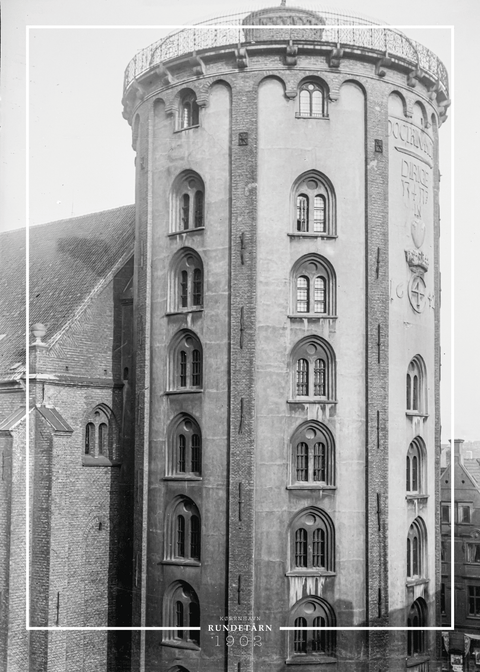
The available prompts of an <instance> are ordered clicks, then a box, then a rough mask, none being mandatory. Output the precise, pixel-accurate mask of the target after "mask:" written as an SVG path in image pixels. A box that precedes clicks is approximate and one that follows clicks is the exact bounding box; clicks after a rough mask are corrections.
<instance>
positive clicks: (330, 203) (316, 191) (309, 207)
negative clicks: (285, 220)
mask: <svg viewBox="0 0 480 672" xmlns="http://www.w3.org/2000/svg"><path fill="white" fill-rule="evenodd" d="M318 197H321V198H322V199H323V208H322V210H323V220H322V221H323V227H321V229H323V230H321V229H320V230H318V229H319V227H317V226H316V222H317V221H318V219H317V217H316V212H317V210H318V208H316V206H315V199H316V198H318ZM300 198H304V199H306V200H305V201H304V202H305V208H304V209H303V217H302V218H299V212H300V211H299V199H300ZM291 201H292V206H291V213H292V214H291V217H292V220H291V221H292V229H291V232H290V233H289V234H288V235H289V236H293V237H303V238H305V237H306V238H312V237H313V238H336V237H337V223H336V219H337V214H336V212H337V208H336V197H335V190H334V188H333V185H332V183H331V182H330V180H329V179H328V178H327V177H326V175H324V174H323V173H320V172H319V171H317V170H309V171H307V172H306V173H303V174H302V175H300V176H299V177H298V178H297V180H296V181H295V182H294V184H293V186H292V193H291ZM300 221H302V222H303V223H302V224H301V223H299V222H300ZM316 228H317V230H315V229H316Z"/></svg>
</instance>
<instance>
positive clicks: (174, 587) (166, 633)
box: [161, 581, 201, 651]
mask: <svg viewBox="0 0 480 672" xmlns="http://www.w3.org/2000/svg"><path fill="white" fill-rule="evenodd" d="M178 604H181V605H182V609H181V612H182V616H181V620H182V623H181V624H180V623H178V611H177V606H178ZM192 605H194V610H195V612H196V613H194V614H192V612H193V611H194V610H193V609H192ZM200 613H201V610H200V603H199V600H198V596H197V593H196V592H195V590H194V588H193V587H192V586H191V585H190V584H189V583H187V582H186V581H174V582H173V583H172V584H171V585H170V586H169V587H168V588H167V590H166V591H165V594H164V598H163V623H164V625H165V626H167V627H168V626H170V627H175V626H176V629H175V630H163V631H162V642H161V644H162V646H171V647H175V648H178V649H193V650H195V651H198V650H199V649H200V643H201V640H200V630H185V628H188V627H197V626H200Z"/></svg>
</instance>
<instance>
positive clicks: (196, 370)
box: [192, 350, 201, 387]
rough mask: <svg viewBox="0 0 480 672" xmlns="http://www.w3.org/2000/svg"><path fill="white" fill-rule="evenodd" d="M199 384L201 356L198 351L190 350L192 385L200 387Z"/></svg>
mask: <svg viewBox="0 0 480 672" xmlns="http://www.w3.org/2000/svg"><path fill="white" fill-rule="evenodd" d="M200 384H201V357H200V351H199V350H194V351H193V352H192V387H200Z"/></svg>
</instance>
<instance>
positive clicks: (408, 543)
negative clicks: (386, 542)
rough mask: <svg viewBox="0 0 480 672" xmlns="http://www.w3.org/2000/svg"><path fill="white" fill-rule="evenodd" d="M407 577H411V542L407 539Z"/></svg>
mask: <svg viewBox="0 0 480 672" xmlns="http://www.w3.org/2000/svg"><path fill="white" fill-rule="evenodd" d="M407 576H412V542H411V541H410V538H408V539H407Z"/></svg>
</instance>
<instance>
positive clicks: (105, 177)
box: [0, 0, 480, 441]
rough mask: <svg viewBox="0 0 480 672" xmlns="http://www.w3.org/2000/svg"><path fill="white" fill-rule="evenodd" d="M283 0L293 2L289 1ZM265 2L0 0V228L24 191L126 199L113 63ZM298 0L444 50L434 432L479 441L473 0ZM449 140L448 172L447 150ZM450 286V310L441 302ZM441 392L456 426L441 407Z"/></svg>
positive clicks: (32, 204) (43, 208) (479, 150)
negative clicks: (438, 424)
mask: <svg viewBox="0 0 480 672" xmlns="http://www.w3.org/2000/svg"><path fill="white" fill-rule="evenodd" d="M291 3H292V4H296V5H300V4H301V3H300V1H299V0H296V1H295V3H293V0H291ZM273 4H279V2H277V1H276V0H273V1H272V2H269V1H268V0H257V1H256V2H255V1H254V2H250V0H238V2H235V3H232V2H229V3H228V4H226V3H225V2H220V1H218V0H215V1H212V0H204V2H202V3H198V2H192V1H191V0H177V1H176V2H175V3H173V2H168V3H167V2H165V1H164V0H100V1H99V0H83V1H82V2H78V1H77V0H3V2H2V83H1V90H2V103H1V105H2V126H3V132H2V136H1V139H0V142H1V144H0V162H1V175H0V230H4V229H11V228H16V227H19V226H24V225H25V221H26V203H27V188H28V209H29V221H30V223H31V224H38V223H43V222H48V221H53V220H56V219H63V218H67V217H71V216H76V215H81V214H84V213H88V212H95V211H98V210H105V209H108V208H113V207H117V206H120V205H124V204H127V203H133V201H134V164H133V161H134V152H133V150H132V148H131V129H130V127H129V126H128V123H127V122H126V121H125V120H124V119H123V118H122V114H121V112H122V106H121V98H122V83H123V72H124V69H125V67H126V65H127V63H128V61H129V60H130V59H131V58H132V57H133V56H134V55H135V53H136V52H137V51H139V50H140V49H142V48H144V47H146V46H147V45H149V44H150V43H152V42H154V41H156V40H158V39H159V38H161V37H162V36H164V35H166V34H167V33H168V32H170V31H171V30H173V29H174V27H178V28H180V27H181V26H182V25H184V24H186V23H188V24H192V23H195V22H198V21H202V20H205V19H208V18H212V17H215V16H225V15H226V14H231V13H236V12H241V11H248V10H251V9H258V8H260V7H265V6H271V5H273ZM288 4H289V0H287V6H288ZM304 6H305V7H307V8H309V9H314V8H319V9H322V8H323V9H332V10H333V11H343V12H345V13H353V14H358V13H361V15H362V16H366V17H370V18H373V19H374V20H376V21H381V22H384V23H388V24H390V25H396V26H402V29H403V30H404V32H406V33H407V34H408V35H409V36H410V37H412V38H413V39H416V40H417V41H419V42H421V43H423V44H425V45H426V46H427V47H429V48H430V49H431V50H432V51H434V52H435V53H436V54H437V55H438V56H439V57H440V58H441V59H442V60H443V62H444V63H445V65H446V66H447V68H448V70H449V72H450V78H451V82H452V79H453V83H454V91H452V87H451V97H452V99H453V105H452V108H451V109H450V111H449V119H448V121H447V122H446V123H445V124H444V125H443V126H442V128H441V129H440V162H441V163H440V170H441V173H442V182H441V192H442V196H441V210H442V212H441V218H442V237H441V248H442V249H441V256H442V258H441V265H442V287H443V289H442V311H441V320H442V354H443V366H442V426H443V431H442V437H443V440H445V441H446V440H448V438H450V437H451V436H452V432H453V433H454V434H455V435H456V436H457V437H459V438H464V439H466V440H475V439H480V413H479V412H478V410H479V399H478V395H477V394H476V385H475V382H476V380H477V379H480V348H478V347H477V340H478V339H477V326H478V321H479V318H478V315H477V313H476V310H475V306H476V305H477V304H478V301H477V291H476V290H477V287H478V261H477V260H478V259H479V253H480V239H479V235H480V234H479V232H478V227H477V226H475V224H476V221H475V220H476V219H477V217H476V215H474V214H473V213H472V212H471V207H470V206H471V203H472V201H473V199H472V195H473V194H475V193H476V189H477V183H478V177H477V176H478V169H477V168H476V165H475V161H474V158H475V157H478V156H479V155H480V142H479V135H478V130H477V127H476V125H475V124H472V123H471V121H470V119H471V116H472V112H476V111H477V110H478V109H479V102H480V100H479V98H480V94H479V93H478V91H477V88H478V87H476V86H475V85H474V84H473V83H472V82H475V80H476V77H475V74H476V73H474V72H473V68H474V67H475V66H476V59H475V58H474V54H473V45H475V44H476V40H477V39H478V38H477V29H478V26H479V25H480V2H478V0H456V1H455V2H452V0H422V2H418V0H402V2H401V3H400V2H385V1H384V0H383V1H380V0H363V1H362V3H361V4H360V3H358V2H357V0H342V1H341V3H340V4H338V5H335V6H330V7H329V6H328V5H325V4H324V3H321V2H318V1H317V0H309V1H307V2H305V3H304ZM26 25H30V26H51V27H50V28H45V27H44V28H30V30H29V40H28V87H27V85H26V84H27V81H26V80H27V78H26V72H27V68H26V61H27V49H26V29H25V26H26ZM65 26H70V28H66V27H65ZM79 26H80V27H79ZM93 26H95V28H93ZM120 26H123V27H120ZM125 26H127V27H125ZM139 26H141V28H140V27H139ZM152 26H154V27H152ZM159 26H165V28H160V27H159ZM409 26H416V27H417V28H411V27H410V28H409ZM426 26H431V27H434V26H436V28H428V29H427V28H425V27H426ZM438 26H453V27H454V31H453V34H454V40H455V48H454V50H453V53H454V60H455V68H453V65H452V52H451V41H450V36H451V34H452V31H450V29H446V28H439V27H438ZM418 27H420V28H418ZM453 75H454V78H453ZM27 109H28V112H29V128H28V131H29V134H28V135H29V151H28V162H29V171H28V177H29V183H28V184H27V179H26V178H27V171H26V165H27V161H26V159H27V156H26V110H27ZM453 139H454V143H455V144H454V147H455V152H454V159H455V172H453V170H452V153H451V151H450V149H451V143H452V140H453ZM452 193H453V195H454V199H452V198H451V194H452ZM452 224H453V229H452V228H451V227H452ZM452 230H453V236H452V235H451V231H452ZM452 244H453V245H454V254H453V255H452V253H451V252H452V250H451V247H452ZM451 260H452V261H453V264H451V263H450V261H451ZM452 270H453V278H454V286H453V291H452V287H451V271H452ZM452 297H453V299H454V308H455V313H454V315H453V314H452V311H451V310H450V302H451V298H452ZM452 325H453V327H454V329H453V330H452ZM452 332H453V333H452ZM452 344H453V350H454V352H455V357H454V358H453V357H452ZM452 360H453V362H454V367H455V373H454V377H453V378H452V374H451V368H452V366H451V365H452ZM452 380H453V382H454V385H453V388H452ZM452 389H454V390H455V425H454V427H453V425H452V414H451V409H450V396H451V390H452Z"/></svg>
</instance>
